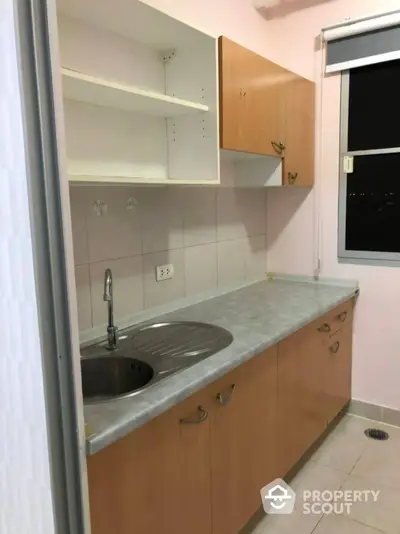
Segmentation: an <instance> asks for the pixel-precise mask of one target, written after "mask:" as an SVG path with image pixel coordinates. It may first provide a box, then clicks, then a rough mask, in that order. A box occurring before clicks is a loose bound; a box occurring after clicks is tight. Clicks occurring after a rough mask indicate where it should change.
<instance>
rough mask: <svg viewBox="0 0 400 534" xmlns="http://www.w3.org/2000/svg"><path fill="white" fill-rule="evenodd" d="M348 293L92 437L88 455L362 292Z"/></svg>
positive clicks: (88, 444) (87, 445) (88, 440)
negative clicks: (128, 418) (122, 421)
mask: <svg viewBox="0 0 400 534" xmlns="http://www.w3.org/2000/svg"><path fill="white" fill-rule="evenodd" d="M342 287H343V286H342ZM344 289H347V286H346V287H344ZM348 289H349V294H348V295H346V296H342V297H340V298H338V299H337V300H334V301H333V302H332V303H330V304H329V306H325V307H324V308H323V309H319V310H318V311H316V312H315V313H314V314H311V315H310V316H309V317H307V319H306V320H299V321H298V322H293V324H292V325H291V326H290V328H287V329H284V330H282V331H280V332H278V333H277V335H276V336H273V337H271V338H269V339H268V340H267V341H266V342H265V343H261V344H258V345H255V346H253V347H251V348H249V349H247V350H246V351H245V352H243V353H241V354H240V355H238V356H236V357H235V358H234V359H232V360H229V361H227V362H225V363H224V364H221V366H220V367H218V368H215V369H214V370H212V371H211V372H209V373H207V374H204V375H203V376H199V377H196V379H192V380H191V381H190V382H188V383H187V384H186V385H185V387H183V388H182V389H180V390H179V391H173V392H171V393H170V395H166V396H165V395H164V396H163V397H162V398H160V401H159V402H155V403H154V402H153V403H152V404H151V405H150V406H149V409H148V410H147V411H146V413H145V414H142V415H138V416H135V415H133V416H132V420H130V421H127V422H125V423H122V424H121V423H118V424H116V425H115V426H111V425H110V427H109V428H108V429H107V430H106V431H104V432H102V433H101V434H93V435H92V436H90V437H89V438H88V439H87V441H86V453H87V455H89V456H91V455H94V454H96V453H97V452H99V451H101V450H102V449H104V448H106V447H108V446H109V445H111V444H112V443H114V442H116V441H118V440H120V439H122V438H123V437H125V436H126V435H128V434H129V433H130V432H132V431H134V430H136V429H137V428H139V427H140V426H142V425H144V424H145V423H147V422H149V421H151V420H152V419H154V418H155V417H157V416H158V415H161V414H162V413H164V412H166V411H167V410H169V409H170V408H172V407H173V406H175V405H177V404H179V403H180V402H182V401H184V400H185V399H187V398H188V397H190V396H191V395H193V394H194V393H197V392H198V391H200V390H201V389H203V388H204V387H206V386H207V385H209V384H211V383H212V382H214V381H215V380H217V379H219V378H221V377H223V376H224V375H226V374H227V373H228V372H229V371H232V370H233V369H235V368H237V367H239V366H240V365H242V364H243V363H245V362H246V361H248V360H250V359H251V358H253V357H254V356H257V355H258V354H260V353H262V352H264V351H265V350H267V349H268V348H270V347H272V346H273V345H276V344H277V343H279V342H280V341H282V340H283V339H285V338H287V337H288V336H290V335H291V334H293V333H295V332H297V331H298V330H300V329H301V328H303V327H305V326H307V325H308V324H310V323H312V322H313V321H314V320H316V319H318V317H321V316H323V315H325V314H326V313H328V312H329V311H331V310H332V309H334V308H335V307H337V306H339V305H340V304H343V303H344V302H347V301H348V300H350V299H352V298H353V297H355V296H357V295H358V293H359V289H358V288H357V287H348ZM224 350H226V349H224ZM217 354H218V353H217ZM217 354H216V355H213V356H210V358H213V357H215V356H217ZM201 363H202V362H200V364H201ZM196 365H199V364H196ZM195 367H196V366H193V367H191V368H189V369H185V370H183V371H181V372H180V373H179V375H180V376H182V374H183V373H185V372H187V371H190V370H193V369H194V368H195ZM174 376H176V375H174ZM174 376H172V377H170V378H168V379H166V380H165V381H164V382H163V383H162V385H163V386H165V385H166V384H168V382H169V381H170V380H171V379H173V378H174ZM157 386H158V387H160V383H159V384H157V385H156V386H155V387H157Z"/></svg>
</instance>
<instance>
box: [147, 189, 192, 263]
mask: <svg viewBox="0 0 400 534" xmlns="http://www.w3.org/2000/svg"><path fill="white" fill-rule="evenodd" d="M180 193H181V191H179V190H177V189H173V188H157V189H155V188H154V189H153V188H151V189H142V190H140V193H139V199H140V211H141V217H142V232H143V234H142V235H143V244H142V252H143V254H148V253H150V252H159V251H162V250H171V249H176V248H182V246H183V218H182V205H181V195H180Z"/></svg>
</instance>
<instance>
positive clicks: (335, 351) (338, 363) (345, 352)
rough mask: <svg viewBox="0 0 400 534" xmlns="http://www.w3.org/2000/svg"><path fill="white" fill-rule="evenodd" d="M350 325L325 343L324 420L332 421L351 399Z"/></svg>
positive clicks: (351, 333) (351, 330)
mask: <svg viewBox="0 0 400 534" xmlns="http://www.w3.org/2000/svg"><path fill="white" fill-rule="evenodd" d="M352 339H353V328H352V324H349V325H347V326H345V327H344V328H343V329H341V330H339V331H338V332H337V333H336V334H334V335H332V336H331V337H330V338H329V340H328V341H327V342H326V343H325V347H324V348H325V361H326V367H325V382H324V383H325V394H326V398H327V402H326V418H327V421H328V422H330V421H332V420H333V419H334V418H335V417H336V415H337V414H338V412H339V411H340V410H341V409H342V408H343V406H345V405H346V403H347V402H349V400H350V399H351V367H352V359H351V353H352Z"/></svg>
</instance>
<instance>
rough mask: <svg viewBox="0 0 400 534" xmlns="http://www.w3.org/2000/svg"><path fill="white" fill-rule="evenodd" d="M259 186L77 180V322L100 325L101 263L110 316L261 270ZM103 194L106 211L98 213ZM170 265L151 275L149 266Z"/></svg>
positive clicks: (103, 313) (103, 316) (253, 276)
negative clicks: (161, 275)
mask: <svg viewBox="0 0 400 534" xmlns="http://www.w3.org/2000/svg"><path fill="white" fill-rule="evenodd" d="M265 196H266V194H265V191H264V190H263V189H253V190H250V189H229V188H214V187H185V188H172V187H149V188H147V187H146V188H145V187H132V186H120V187H112V186H108V187H97V186H96V187H93V186H91V187H75V188H71V211H72V219H73V220H72V225H73V234H74V253H75V264H76V265H77V267H76V279H77V291H78V307H79V326H80V330H82V331H83V330H90V329H91V328H92V327H98V326H102V325H105V324H106V322H107V307H106V303H105V302H104V301H103V283H104V271H105V269H106V268H107V267H109V268H111V269H112V271H113V278H114V288H115V293H114V306H115V318H116V320H118V319H121V318H124V317H127V316H131V315H133V314H134V313H135V312H138V311H141V310H143V309H145V308H151V307H154V306H158V305H161V304H166V303H168V302H171V301H173V300H177V299H180V298H182V297H185V296H192V295H195V294H199V293H202V292H204V291H209V290H213V289H217V288H218V287H223V286H228V285H231V284H236V283H242V282H245V281H249V280H260V279H263V278H265V272H266V209H265V206H266V201H265ZM96 200H101V201H102V202H104V203H105V204H106V206H107V210H106V212H105V213H104V214H103V215H102V216H99V215H96V213H95V211H94V206H93V205H94V203H95V201H96ZM165 263H172V264H173V265H174V270H175V273H174V277H173V278H172V279H170V280H164V281H162V282H156V279H155V267H156V266H157V265H162V264H165Z"/></svg>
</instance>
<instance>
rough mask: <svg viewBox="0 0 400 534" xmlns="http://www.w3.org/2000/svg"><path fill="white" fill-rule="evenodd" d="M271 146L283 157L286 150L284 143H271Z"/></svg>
mask: <svg viewBox="0 0 400 534" xmlns="http://www.w3.org/2000/svg"><path fill="white" fill-rule="evenodd" d="M271 145H272V148H273V149H274V150H275V152H276V153H277V154H279V155H282V153H283V151H284V150H285V145H284V144H283V143H281V142H279V141H271Z"/></svg>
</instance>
